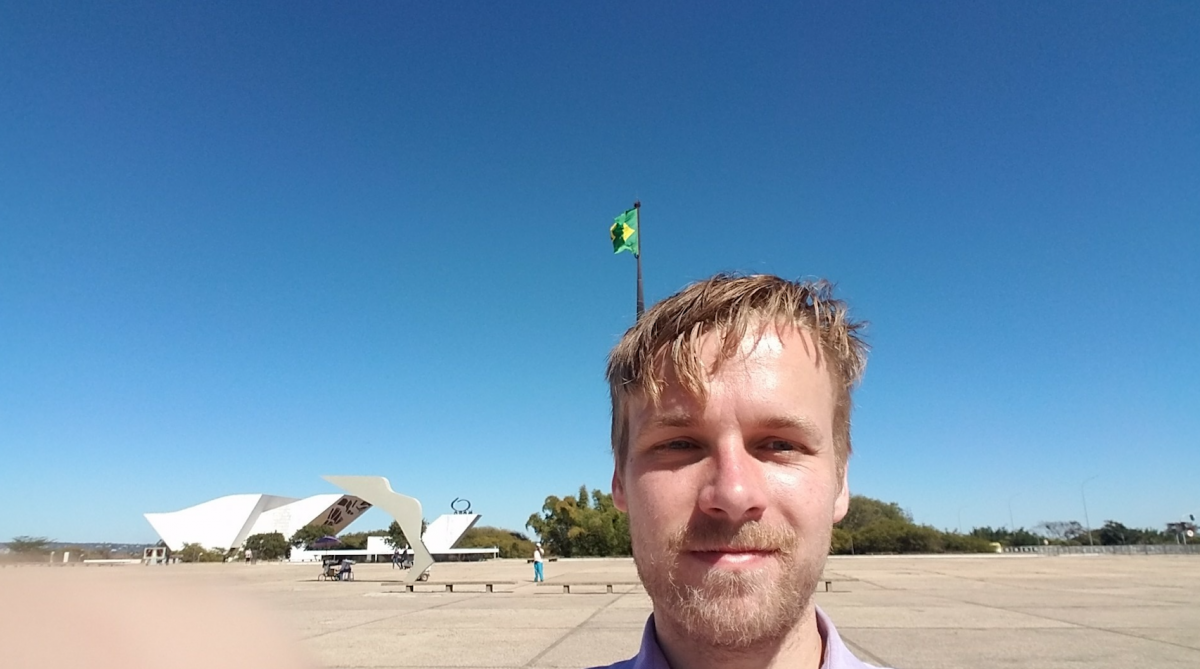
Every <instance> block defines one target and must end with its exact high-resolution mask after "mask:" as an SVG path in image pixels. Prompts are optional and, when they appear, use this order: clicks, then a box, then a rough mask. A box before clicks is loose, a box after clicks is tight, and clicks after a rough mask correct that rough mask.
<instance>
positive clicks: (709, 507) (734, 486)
mask: <svg viewBox="0 0 1200 669" xmlns="http://www.w3.org/2000/svg"><path fill="white" fill-rule="evenodd" d="M708 460H709V475H708V479H707V481H706V482H705V484H704V487H703V488H702V489H701V490H700V495H699V497H698V499H697V503H698V505H699V507H700V511H702V512H703V513H705V514H707V515H710V516H713V517H716V518H721V519H723V520H727V521H731V522H745V521H749V520H758V519H760V518H761V517H762V514H763V511H765V510H766V504H767V491H766V486H765V479H764V477H763V471H762V467H763V463H762V462H760V461H759V460H758V459H756V458H755V457H753V456H752V455H751V454H750V453H748V452H747V451H746V447H745V444H744V443H743V442H742V440H741V438H740V437H739V438H736V439H728V440H725V442H724V443H721V444H719V445H718V446H717V447H716V448H714V449H713V450H712V451H710V453H709V457H708Z"/></svg>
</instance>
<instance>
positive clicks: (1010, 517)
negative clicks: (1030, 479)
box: [1008, 495, 1017, 534]
mask: <svg viewBox="0 0 1200 669" xmlns="http://www.w3.org/2000/svg"><path fill="white" fill-rule="evenodd" d="M1016 498H1017V496H1016V495H1013V496H1012V497H1009V498H1008V533H1009V534H1013V533H1015V532H1016V531H1017V526H1016V524H1015V523H1013V514H1012V501H1013V500H1014V499H1016Z"/></svg>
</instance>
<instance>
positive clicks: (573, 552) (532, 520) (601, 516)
mask: <svg viewBox="0 0 1200 669" xmlns="http://www.w3.org/2000/svg"><path fill="white" fill-rule="evenodd" d="M525 526H526V527H528V528H530V529H532V530H533V531H534V532H536V533H537V535H538V536H539V537H541V541H542V546H543V547H544V548H545V549H546V550H547V552H549V553H551V554H555V555H561V556H563V557H579V556H608V555H630V554H632V552H633V551H632V543H633V542H632V541H631V540H630V536H629V518H628V517H627V516H626V515H625V514H624V513H622V512H621V511H619V510H618V509H617V508H616V506H615V505H614V504H613V499H612V495H611V494H609V493H605V492H602V491H600V490H593V491H591V492H590V493H589V492H588V489H587V487H586V486H580V488H579V493H578V495H575V496H572V495H568V496H566V497H563V498H559V497H557V496H554V495H551V496H549V497H547V498H546V501H545V503H544V504H543V505H542V512H541V514H536V513H535V514H532V515H530V516H529V520H528V521H527V522H526V523H525Z"/></svg>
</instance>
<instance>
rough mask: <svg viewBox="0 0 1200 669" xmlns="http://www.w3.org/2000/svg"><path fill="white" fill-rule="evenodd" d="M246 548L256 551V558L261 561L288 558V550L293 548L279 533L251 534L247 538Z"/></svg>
mask: <svg viewBox="0 0 1200 669" xmlns="http://www.w3.org/2000/svg"><path fill="white" fill-rule="evenodd" d="M245 547H246V548H249V549H250V550H251V551H254V557H256V558H258V559H260V560H278V559H280V558H285V557H287V554H288V550H289V549H290V548H291V547H290V546H289V545H288V542H287V539H284V538H283V535H282V534H281V533H279V532H269V533H266V534H251V535H250V536H248V537H246V543H245Z"/></svg>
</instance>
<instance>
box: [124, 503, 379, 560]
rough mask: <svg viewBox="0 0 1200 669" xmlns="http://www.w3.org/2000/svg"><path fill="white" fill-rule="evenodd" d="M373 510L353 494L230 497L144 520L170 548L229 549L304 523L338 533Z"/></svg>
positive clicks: (293, 529) (290, 532) (289, 532)
mask: <svg viewBox="0 0 1200 669" xmlns="http://www.w3.org/2000/svg"><path fill="white" fill-rule="evenodd" d="M369 508H371V505H370V504H368V503H367V502H365V501H363V500H361V499H359V498H358V497H355V496H353V495H342V494H338V493H328V494H324V495H313V496H312V497H305V498H304V499H296V498H294V497H279V496H277V495H260V494H251V495H227V496H225V497H218V498H217V499H214V500H210V501H208V502H204V503H203V504H197V505H196V506H191V507H188V508H186V509H183V510H180V511H172V512H170V513H147V514H144V515H145V516H146V520H148V521H149V522H150V525H151V527H153V528H154V531H155V532H157V533H158V536H159V537H161V538H162V540H163V543H165V544H166V545H167V546H168V547H169V548H170V549H171V550H173V551H177V550H181V549H182V548H183V545H184V544H200V545H201V546H204V547H205V548H208V549H213V548H220V549H224V550H227V549H230V548H237V547H239V546H241V545H242V542H244V541H245V540H246V537H248V536H251V535H254V534H265V533H270V532H279V533H280V534H282V535H283V536H284V538H285V539H290V538H291V536H292V535H293V534H295V533H296V530H299V529H300V528H302V527H304V526H305V525H329V526H330V527H332V528H333V533H334V534H337V533H339V532H341V531H342V530H344V529H345V528H346V526H348V525H349V524H350V523H352V522H354V521H355V520H357V519H358V517H359V516H361V515H362V514H363V512H364V511H366V510H367V509H369Z"/></svg>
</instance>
